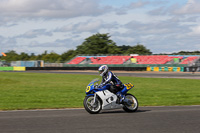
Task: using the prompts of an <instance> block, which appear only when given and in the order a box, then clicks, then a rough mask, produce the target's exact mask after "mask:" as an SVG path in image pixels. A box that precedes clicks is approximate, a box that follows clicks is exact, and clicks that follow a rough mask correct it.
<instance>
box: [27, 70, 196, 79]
mask: <svg viewBox="0 0 200 133" xmlns="http://www.w3.org/2000/svg"><path fill="white" fill-rule="evenodd" d="M25 72H33V73H59V74H86V75H97V76H99V75H98V71H78V70H76V71H70V70H66V71H53V70H51V71H46V70H41V71H25ZM112 72H114V73H115V74H116V75H117V76H130V77H150V78H186V79H200V72H195V73H192V72H146V71H145V72H134V71H112Z"/></svg>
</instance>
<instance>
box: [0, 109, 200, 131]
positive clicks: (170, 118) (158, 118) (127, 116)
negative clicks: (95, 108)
mask: <svg viewBox="0 0 200 133" xmlns="http://www.w3.org/2000/svg"><path fill="white" fill-rule="evenodd" d="M199 118H200V106H168V107H167V106H159V107H139V108H138V111H137V112H134V113H126V112H125V111H123V110H122V109H117V110H109V111H105V110H104V111H101V112H100V113H99V114H94V115H91V114H89V113H87V112H86V111H85V110H84V109H59V110H55V109H52V110H50V109H49V110H28V111H25V110H21V111H1V112H0V132H1V133H128V132H131V133H199V132H200V126H199V123H200V119H199Z"/></svg>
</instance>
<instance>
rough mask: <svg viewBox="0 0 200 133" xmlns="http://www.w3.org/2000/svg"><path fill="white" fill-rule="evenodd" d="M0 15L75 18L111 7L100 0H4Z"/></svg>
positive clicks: (102, 11) (4, 17)
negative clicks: (99, 1)
mask: <svg viewBox="0 0 200 133" xmlns="http://www.w3.org/2000/svg"><path fill="white" fill-rule="evenodd" d="M0 3H1V4H0V15H1V17H2V18H3V19H4V21H6V20H10V19H13V18H14V19H19V18H31V19H32V18H65V19H68V18H73V17H78V16H96V15H100V14H102V13H105V12H107V11H109V10H110V9H109V8H107V7H106V6H105V7H100V5H99V4H98V0H56V1H55V0H3V1H1V2H0Z"/></svg>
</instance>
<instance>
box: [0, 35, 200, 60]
mask: <svg viewBox="0 0 200 133" xmlns="http://www.w3.org/2000/svg"><path fill="white" fill-rule="evenodd" d="M110 37H111V36H109V34H108V33H107V34H100V33H97V34H94V35H92V36H90V37H88V38H86V39H85V41H84V42H83V43H82V44H81V45H79V46H77V47H76V49H75V50H73V49H71V50H68V51H66V52H64V53H62V54H57V53H55V52H50V53H48V52H47V51H44V53H42V54H39V55H35V54H34V53H32V54H30V55H29V54H27V53H25V52H22V53H20V54H17V53H16V52H15V51H13V50H11V51H8V52H6V53H5V55H6V56H0V60H6V61H8V62H10V61H19V60H20V61H27V60H44V61H45V62H49V63H55V62H57V63H60V62H66V61H69V60H70V59H72V58H73V57H75V56H76V55H80V54H84V55H91V54H92V55H95V54H123V55H130V54H139V55H152V52H151V51H150V49H147V48H146V47H145V46H144V45H142V44H139V43H138V44H136V45H135V46H129V45H122V46H117V45H116V43H115V42H114V41H113V40H111V39H110ZM172 54H174V55H176V54H177V55H187V54H190V55H192V54H196V55H200V51H194V52H187V51H180V52H178V53H172Z"/></svg>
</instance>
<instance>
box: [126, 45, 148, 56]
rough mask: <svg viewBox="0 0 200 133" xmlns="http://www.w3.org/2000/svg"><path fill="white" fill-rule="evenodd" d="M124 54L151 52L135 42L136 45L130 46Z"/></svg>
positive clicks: (146, 53) (145, 53)
mask: <svg viewBox="0 0 200 133" xmlns="http://www.w3.org/2000/svg"><path fill="white" fill-rule="evenodd" d="M126 54H139V55H151V54H152V52H151V51H150V50H149V49H147V48H146V47H145V46H144V45H142V44H137V45H136V46H132V47H131V48H129V49H128V50H127V51H126Z"/></svg>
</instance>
